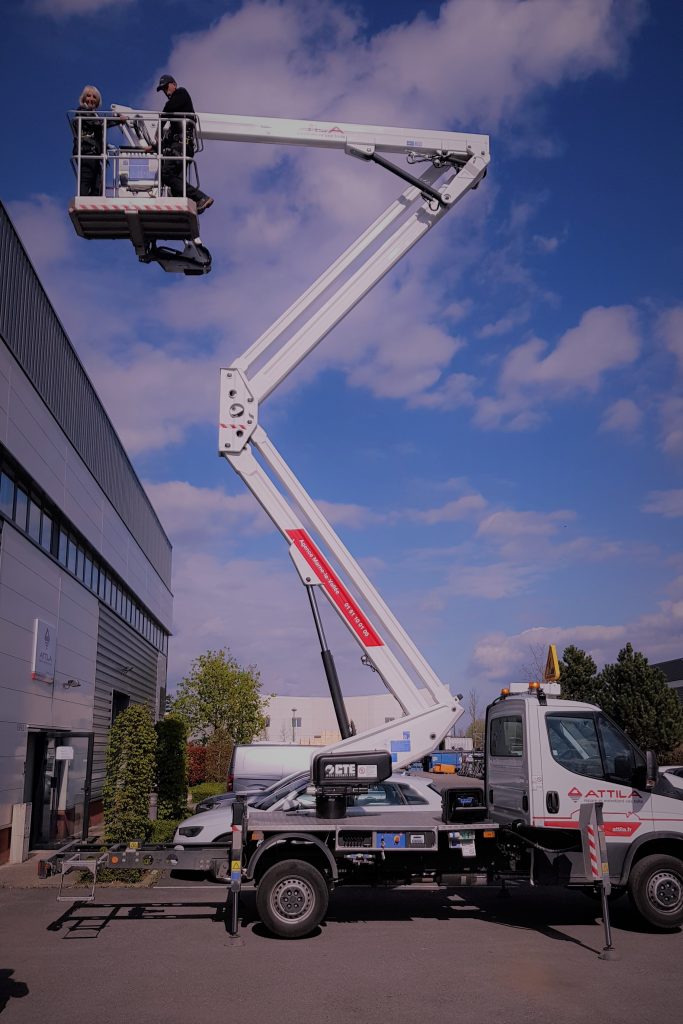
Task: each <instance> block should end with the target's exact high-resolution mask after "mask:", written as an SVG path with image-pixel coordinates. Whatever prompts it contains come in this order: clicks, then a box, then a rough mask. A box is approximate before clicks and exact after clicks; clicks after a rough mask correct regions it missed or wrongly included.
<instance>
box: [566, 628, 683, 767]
mask: <svg viewBox="0 0 683 1024" xmlns="http://www.w3.org/2000/svg"><path fill="white" fill-rule="evenodd" d="M560 684H561V686H562V696H563V697H565V698H567V699H569V700H581V701H585V702H586V703H588V704H597V706H598V707H599V708H602V710H603V711H605V712H606V713H607V714H608V715H609V716H610V717H611V718H613V719H614V721H615V722H616V723H617V725H620V726H621V728H622V729H623V730H624V732H626V733H628V735H629V736H630V737H631V739H632V740H633V742H634V743H636V744H637V745H638V746H639V747H640V748H641V750H654V751H655V753H656V754H657V755H658V756H659V759H660V763H661V762H662V761H663V760H667V761H668V760H670V758H671V756H672V752H673V751H674V750H675V749H676V747H677V745H678V744H679V743H681V742H683V708H682V707H681V704H680V701H679V700H678V696H677V695H676V693H675V691H674V690H672V689H670V687H669V686H667V682H666V676H665V675H664V673H663V672H660V670H659V669H656V668H653V667H652V666H651V665H650V664H649V663H648V660H647V658H646V657H645V655H644V654H641V653H640V652H639V651H634V650H633V647H632V646H631V644H626V647H624V648H623V649H622V650H621V651H619V655H618V657H617V660H616V663H615V664H614V665H605V667H604V668H603V669H602V671H601V672H598V671H597V668H596V665H595V662H594V661H593V659H592V658H591V656H590V655H589V654H586V652H585V651H582V650H580V649H579V648H577V647H567V648H566V649H565V651H564V654H563V655H562V662H561V663H560Z"/></svg>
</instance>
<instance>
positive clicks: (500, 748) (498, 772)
mask: <svg viewBox="0 0 683 1024" xmlns="http://www.w3.org/2000/svg"><path fill="white" fill-rule="evenodd" d="M528 748H529V741H528V736H527V729H526V723H525V715H524V707H523V704H522V702H521V701H514V702H513V701H505V702H504V703H502V704H498V705H497V706H495V707H493V708H491V709H490V711H489V715H488V721H487V736H486V751H487V758H486V788H487V797H488V805H489V813H490V814H491V817H492V818H493V819H494V821H499V822H501V823H505V822H509V821H519V820H523V821H525V822H528V820H529V760H528Z"/></svg>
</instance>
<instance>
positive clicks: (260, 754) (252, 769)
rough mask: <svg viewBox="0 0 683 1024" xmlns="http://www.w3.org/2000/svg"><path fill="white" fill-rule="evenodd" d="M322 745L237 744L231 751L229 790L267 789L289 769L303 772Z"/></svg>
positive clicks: (290, 771)
mask: <svg viewBox="0 0 683 1024" xmlns="http://www.w3.org/2000/svg"><path fill="white" fill-rule="evenodd" d="M322 749H323V748H322V747H314V746H304V745H303V744H300V743H250V744H248V745H240V744H238V745H237V746H236V747H235V748H234V750H233V752H232V759H231V761H230V771H229V773H228V787H227V788H228V792H229V793H230V792H232V793H241V792H243V791H244V790H247V789H251V790H254V789H266V788H267V787H268V786H270V785H271V783H273V782H279V780H280V779H284V777H285V775H291V774H292V772H300V771H305V770H306V769H307V768H309V767H310V764H311V757H312V755H313V754H315V753H316V752H319V751H321V750H322Z"/></svg>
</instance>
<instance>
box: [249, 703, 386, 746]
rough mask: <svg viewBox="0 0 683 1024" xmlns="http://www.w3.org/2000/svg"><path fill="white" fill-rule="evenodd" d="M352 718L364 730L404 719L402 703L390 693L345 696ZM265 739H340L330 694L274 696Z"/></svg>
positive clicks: (321, 741)
mask: <svg viewBox="0 0 683 1024" xmlns="http://www.w3.org/2000/svg"><path fill="white" fill-rule="evenodd" d="M344 704H345V705H346V712H347V714H348V716H349V720H350V721H351V722H352V723H353V725H354V726H355V730H356V732H365V730H366V729H370V728H372V727H373V726H376V725H384V724H385V723H386V722H390V721H393V720H394V719H395V718H402V717H403V712H402V710H401V706H400V704H399V703H398V701H397V700H396V698H395V697H393V696H392V695H391V694H390V693H377V694H372V695H369V696H365V697H345V698H344ZM266 715H267V723H268V724H267V726H266V729H265V731H264V734H263V739H264V740H268V741H269V742H271V743H310V744H313V745H320V746H326V745H327V744H329V743H336V742H337V740H340V739H341V734H340V732H339V726H338V724H337V719H336V717H335V714H334V707H333V705H332V700H331V699H330V697H329V696H328V697H299V696H297V697H277V696H276V697H272V698H271V700H270V703H269V704H268V708H267V711H266Z"/></svg>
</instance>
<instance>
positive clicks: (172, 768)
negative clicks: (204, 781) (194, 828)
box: [155, 718, 187, 820]
mask: <svg viewBox="0 0 683 1024" xmlns="http://www.w3.org/2000/svg"><path fill="white" fill-rule="evenodd" d="M155 729H156V734H157V794H158V799H157V818H159V819H161V820H168V819H170V818H175V819H180V820H182V818H183V817H184V815H185V810H186V808H187V727H186V725H185V723H184V722H181V721H180V720H179V719H177V718H164V719H162V721H160V722H157V724H156V726H155Z"/></svg>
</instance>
